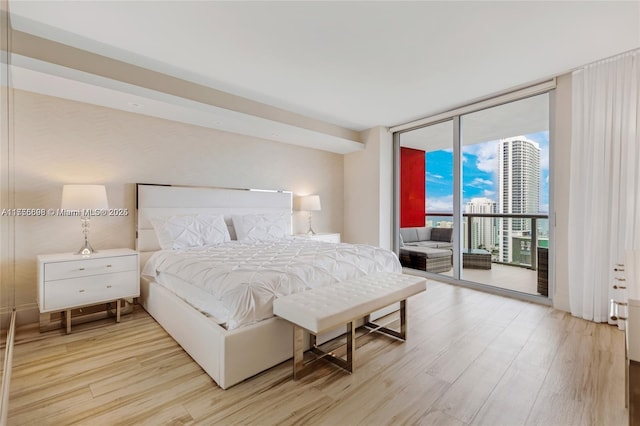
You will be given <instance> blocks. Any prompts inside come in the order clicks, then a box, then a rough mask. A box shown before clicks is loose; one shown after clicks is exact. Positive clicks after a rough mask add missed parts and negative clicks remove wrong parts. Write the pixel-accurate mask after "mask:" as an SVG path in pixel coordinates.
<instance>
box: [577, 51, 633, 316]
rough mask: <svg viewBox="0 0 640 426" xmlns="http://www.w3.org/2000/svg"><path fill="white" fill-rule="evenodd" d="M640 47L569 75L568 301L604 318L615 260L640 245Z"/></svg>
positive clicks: (585, 313)
mask: <svg viewBox="0 0 640 426" xmlns="http://www.w3.org/2000/svg"><path fill="white" fill-rule="evenodd" d="M639 60H640V50H636V51H634V52H630V53H626V54H623V55H620V56H617V57H615V58H611V59H607V60H604V61H600V62H597V63H594V64H591V65H588V66H586V67H584V68H583V69H581V70H578V71H575V72H574V73H573V75H572V117H573V118H572V141H571V164H570V167H571V169H570V184H569V190H570V192H569V258H568V262H569V265H568V269H569V303H570V307H571V313H572V314H573V315H575V316H578V317H581V318H584V319H587V320H592V321H596V322H608V321H609V320H610V312H609V308H610V304H611V303H610V302H611V300H612V299H613V298H614V294H613V292H614V290H613V287H612V285H611V284H612V282H613V281H614V274H615V271H614V269H615V265H616V264H623V263H624V262H625V251H626V250H631V249H640V182H639V178H640V105H639V103H640V91H639V89H640V65H639V64H638V61H639Z"/></svg>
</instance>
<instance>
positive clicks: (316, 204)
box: [300, 195, 322, 212]
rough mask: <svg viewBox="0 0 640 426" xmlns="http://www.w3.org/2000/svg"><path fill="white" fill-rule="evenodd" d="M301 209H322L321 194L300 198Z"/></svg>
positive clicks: (312, 210) (311, 210)
mask: <svg viewBox="0 0 640 426" xmlns="http://www.w3.org/2000/svg"><path fill="white" fill-rule="evenodd" d="M300 210H303V211H309V212H316V211H320V210H322V208H321V206H320V196H319V195H307V196H306V197H301V198H300Z"/></svg>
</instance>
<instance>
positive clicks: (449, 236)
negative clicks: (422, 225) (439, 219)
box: [431, 228, 453, 243]
mask: <svg viewBox="0 0 640 426" xmlns="http://www.w3.org/2000/svg"><path fill="white" fill-rule="evenodd" d="M431 241H443V242H448V243H450V242H452V241H453V228H432V229H431Z"/></svg>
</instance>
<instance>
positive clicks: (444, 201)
mask: <svg viewBox="0 0 640 426" xmlns="http://www.w3.org/2000/svg"><path fill="white" fill-rule="evenodd" d="M523 137H524V138H526V139H529V140H531V141H533V142H536V143H537V144H538V145H539V146H540V201H539V204H540V207H539V212H540V213H548V211H549V132H548V131H544V132H537V133H531V134H528V135H523ZM498 144H499V140H493V141H488V142H483V143H479V144H474V145H468V146H464V147H463V150H462V157H463V158H462V181H463V185H462V186H463V187H462V202H461V204H462V206H464V205H465V204H466V203H468V202H469V201H470V200H471V199H472V198H478V197H485V198H489V199H491V200H493V201H496V202H498V201H499V200H498V195H497V194H498V186H499V178H498V172H499V163H498V158H499V149H498ZM425 162H426V163H425V165H426V176H425V189H426V199H425V209H426V211H428V212H436V213H438V212H453V151H452V150H451V149H448V150H438V151H431V152H427V153H426V154H425Z"/></svg>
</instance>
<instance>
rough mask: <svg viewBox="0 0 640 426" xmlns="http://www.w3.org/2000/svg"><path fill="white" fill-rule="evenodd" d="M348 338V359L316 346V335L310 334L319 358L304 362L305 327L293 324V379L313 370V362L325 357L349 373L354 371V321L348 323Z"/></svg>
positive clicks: (312, 344)
mask: <svg viewBox="0 0 640 426" xmlns="http://www.w3.org/2000/svg"><path fill="white" fill-rule="evenodd" d="M344 336H346V338H347V354H346V359H342V358H340V357H337V356H335V355H333V353H330V352H325V351H323V350H322V349H320V348H318V347H317V346H316V336H314V335H313V334H311V335H310V336H309V343H311V352H313V353H314V354H316V355H318V358H316V359H314V360H312V361H309V362H308V363H306V364H305V362H304V344H303V341H304V329H303V328H302V327H298V326H297V325H294V326H293V379H294V380H298V379H300V378H302V377H304V376H306V375H307V374H309V373H310V372H311V371H313V368H312V367H313V366H312V364H313V363H314V362H316V361H317V360H319V359H324V360H327V361H329V362H331V363H332V364H335V365H337V366H338V367H340V368H343V369H345V370H347V371H348V372H349V373H353V369H354V366H355V348H356V329H355V327H354V326H353V322H349V323H348V324H347V332H346V333H345V334H344Z"/></svg>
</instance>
